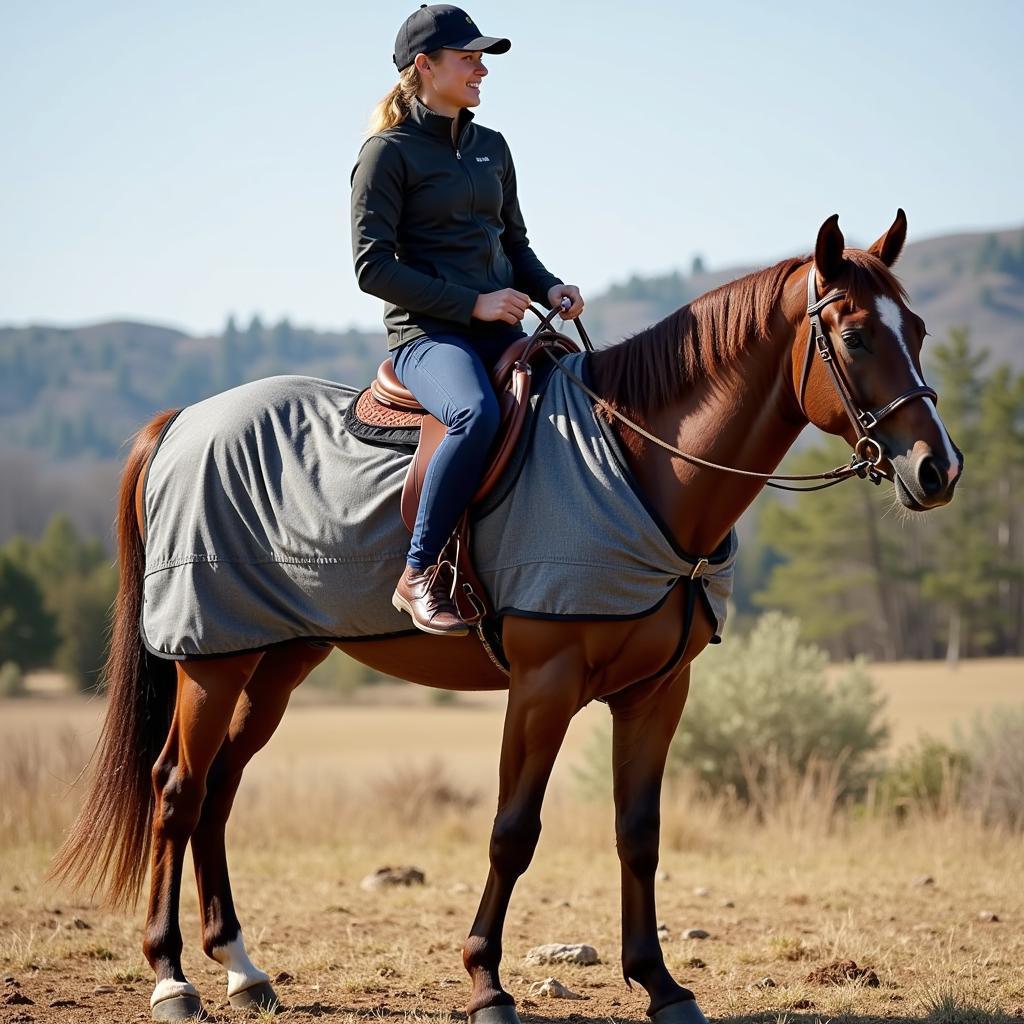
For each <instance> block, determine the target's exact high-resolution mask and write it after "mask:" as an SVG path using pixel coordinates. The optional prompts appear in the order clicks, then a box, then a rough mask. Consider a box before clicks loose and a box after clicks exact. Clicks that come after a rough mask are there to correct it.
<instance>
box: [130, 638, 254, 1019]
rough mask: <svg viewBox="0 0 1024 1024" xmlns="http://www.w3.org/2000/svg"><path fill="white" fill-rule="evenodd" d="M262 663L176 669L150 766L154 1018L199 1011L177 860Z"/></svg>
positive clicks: (221, 661) (148, 941) (235, 661)
mask: <svg viewBox="0 0 1024 1024" xmlns="http://www.w3.org/2000/svg"><path fill="white" fill-rule="evenodd" d="M261 657H262V655H261V654H259V653H257V654H247V655H239V656H237V657H231V658H218V659H215V660H210V661H184V662H179V663H178V664H177V666H176V667H177V674H178V693H177V701H176V704H175V709H174V719H173V722H172V724H171V729H170V732H169V734H168V736H167V743H166V744H165V745H164V749H163V751H162V752H161V754H160V757H159V758H157V762H156V764H155V765H154V767H153V787H154V789H155V792H156V805H155V808H154V814H153V843H152V853H151V859H150V897H149V913H148V915H147V920H146V936H145V940H144V942H143V952H144V953H145V955H146V959H147V960H148V961H149V963H150V966H152V968H153V971H154V972H155V974H156V987H155V988H154V990H153V995H152V997H151V998H150V1006H151V1007H152V1012H153V1019H154V1020H184V1019H185V1018H187V1017H190V1016H194V1015H195V1014H197V1013H199V1012H200V1011H201V1009H202V1007H201V1004H200V1001H199V993H198V992H197V991H196V989H195V987H194V986H193V985H192V984H191V983H190V982H189V981H188V979H187V978H186V977H185V974H184V972H183V971H182V969H181V929H180V927H179V925H178V903H179V899H180V896H181V869H182V862H183V860H184V857H185V847H186V846H187V845H188V841H189V838H190V837H191V835H192V832H193V830H194V829H195V827H196V824H197V823H198V821H199V815H200V810H201V808H202V804H203V797H204V796H205V793H206V777H207V773H208V771H209V769H210V765H211V764H212V763H213V759H214V757H215V756H216V754H217V751H218V750H219V749H220V746H221V744H222V743H223V741H224V737H225V735H226V734H227V731H228V725H229V724H230V722H231V717H232V714H233V713H234V710H235V704H236V703H237V701H238V695H239V694H240V693H241V692H242V690H243V688H244V687H245V684H246V683H247V682H248V681H249V678H250V676H251V675H252V674H253V671H254V670H255V668H256V666H257V664H258V663H259V660H260V658H261Z"/></svg>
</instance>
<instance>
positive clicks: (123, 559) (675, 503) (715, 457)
mask: <svg viewBox="0 0 1024 1024" xmlns="http://www.w3.org/2000/svg"><path fill="white" fill-rule="evenodd" d="M906 231H907V221H906V216H905V215H904V213H903V211H902V210H899V211H898V213H897V215H896V218H895V220H894V221H893V223H892V225H891V226H890V227H889V228H888V230H887V231H886V232H885V233H884V234H883V235H882V236H881V237H879V238H878V240H877V241H875V242H874V244H872V245H871V246H870V247H869V248H868V249H866V250H860V249H854V248H849V249H848V248H846V245H845V240H844V238H843V234H842V232H841V230H840V228H839V218H838V215H834V216H832V217H830V218H829V219H828V220H826V221H825V222H824V223H823V224H822V225H821V227H820V230H819V232H818V235H817V239H816V243H815V248H814V251H813V254H811V255H808V256H804V257H802V258H794V259H786V260H783V261H781V262H779V263H777V264H775V265H774V266H771V267H768V268H766V269H763V270H759V271H755V272H754V273H751V274H749V275H747V276H745V277H742V278H740V279H739V280H736V281H734V282H732V283H729V284H725V285H723V286H721V287H719V288H717V289H715V290H713V291H711V292H708V293H707V294H705V295H703V296H701V297H700V298H698V299H696V300H695V301H693V302H692V303H690V304H688V305H685V306H683V307H681V308H679V309H677V310H676V311H674V312H673V313H671V314H669V315H668V316H666V317H665V318H664V319H662V320H660V321H659V322H658V323H656V324H654V325H653V326H650V327H647V328H645V329H644V330H642V331H640V332H639V333H637V334H635V335H634V336H632V337H630V338H627V339H625V340H623V341H621V342H619V343H617V344H614V345H611V346H609V347H606V348H603V349H600V350H598V351H596V352H592V353H590V354H589V355H587V356H586V357H585V358H586V359H587V360H589V366H590V369H591V375H590V380H591V383H592V397H593V400H594V403H595V407H596V408H598V410H599V414H600V415H602V416H605V417H606V418H607V420H608V422H609V423H610V424H612V426H613V428H614V430H615V433H616V436H617V438H618V440H619V441H620V443H621V446H622V448H623V450H624V452H625V453H626V458H627V460H628V462H629V465H630V468H631V470H632V472H633V475H634V478H635V481H636V486H637V487H638V488H639V489H640V491H641V492H642V495H643V496H644V497H645V499H646V501H647V502H648V503H649V505H650V506H651V507H652V508H653V509H654V510H655V511H656V512H657V514H658V515H659V516H660V518H661V520H662V522H663V523H664V524H666V525H667V528H668V529H669V530H670V531H671V534H672V536H673V537H674V538H675V541H676V542H677V544H678V545H679V547H680V548H681V549H683V550H686V551H713V550H714V549H715V548H716V547H717V546H718V545H720V544H721V543H722V542H723V540H724V539H725V538H726V537H727V535H728V534H729V532H730V530H731V529H732V527H733V524H734V523H735V522H736V521H737V519H738V517H739V516H740V514H741V513H742V512H743V510H744V509H746V508H747V506H749V505H750V503H751V502H752V501H753V499H754V498H755V496H756V495H757V494H758V493H759V491H760V490H761V489H762V487H763V486H765V484H766V483H772V482H775V483H781V481H783V480H786V479H789V480H792V479H794V478H784V477H781V478H780V477H776V476H775V473H774V471H775V469H776V467H777V466H778V465H779V463H780V461H781V460H782V458H783V456H784V455H785V453H786V452H787V450H788V449H789V448H790V447H791V445H792V444H793V442H794V441H795V440H796V438H797V436H798V435H799V434H800V432H801V430H802V429H803V428H804V427H805V426H807V424H808V423H813V424H814V425H815V426H817V427H818V428H820V429H821V430H824V431H826V432H827V433H830V434H834V435H838V436H841V437H843V438H845V439H846V441H847V442H848V443H849V444H850V445H851V446H852V447H853V448H854V450H855V453H854V455H853V457H852V463H853V465H852V468H851V467H846V469H845V470H839V471H831V472H827V473H823V474H820V478H821V479H822V480H824V481H826V483H837V482H839V481H840V480H842V479H845V478H846V477H848V476H862V477H863V476H865V475H867V476H871V477H872V479H874V481H875V482H876V483H877V482H879V481H881V480H882V479H887V480H888V481H890V482H891V483H892V485H893V487H894V489H895V493H896V495H897V497H898V499H899V501H900V502H902V504H903V505H904V506H906V507H907V508H908V509H911V510H913V511H917V512H923V511H925V510H928V509H934V508H937V507H939V506H941V505H944V504H946V503H947V502H949V501H950V500H951V498H952V496H953V492H954V488H955V486H956V483H957V481H958V479H959V476H960V474H961V471H962V468H963V456H962V454H961V453H960V451H959V450H958V449H957V448H956V446H955V445H954V443H953V442H952V440H951V439H950V437H949V434H948V433H947V431H946V429H945V427H944V425H943V423H942V421H941V419H940V418H939V416H938V413H937V411H936V401H937V396H936V394H935V392H934V391H933V390H932V389H931V388H929V387H927V386H926V385H925V384H924V381H923V379H922V373H921V362H920V352H921V345H922V342H923V339H924V335H925V327H924V323H923V322H922V320H921V319H920V317H918V316H917V315H916V314H915V313H913V312H912V311H911V310H910V308H909V307H908V305H907V296H906V293H905V291H904V289H903V287H902V286H901V285H900V283H899V282H898V280H897V279H896V277H895V276H894V275H893V273H892V271H891V269H890V268H891V267H892V265H893V263H894V262H895V261H896V259H897V257H898V256H899V254H900V251H901V250H902V248H903V245H904V241H905V239H906ZM818 296H822V298H820V299H819V298H818ZM556 369H557V368H556ZM578 383H580V384H581V385H583V382H582V381H579V382H578ZM583 386H585V385H583ZM171 415H172V414H171V413H169V412H168V413H162V414H160V415H159V416H157V417H156V418H154V419H153V420H152V421H151V422H150V423H148V424H147V425H146V426H145V427H143V428H142V430H141V431H140V432H139V433H138V434H137V435H136V437H135V440H134V444H133V446H132V447H131V450H130V454H129V456H128V458H127V461H126V465H125V469H124V473H123V477H122V481H121V489H120V496H119V502H118V518H117V536H118V546H119V548H118V549H119V558H120V581H119V589H118V594H117V599H116V603H115V608H114V618H113V627H112V639H111V645H110V649H109V656H108V661H107V664H106V669H105V678H106V682H107V687H108V692H109V696H108V704H107V712H106V719H105V723H104V726H103V730H102V733H101V736H100V739H99V742H98V744H97V752H96V755H95V756H94V759H93V760H94V764H93V772H92V780H91V784H90V788H89V791H88V793H87V796H86V798H85V800H84V802H83V805H82V809H81V812H80V814H79V816H78V818H77V821H76V822H75V824H74V825H73V826H72V828H71V830H70V831H69V833H68V835H67V837H66V839H65V842H64V845H63V846H62V848H61V850H60V851H59V853H58V854H57V855H56V857H55V860H54V865H53V875H54V876H55V877H57V878H58V879H61V880H63V881H68V882H71V883H74V884H77V885H81V884H84V883H86V882H88V881H89V880H90V879H92V880H93V882H94V889H93V892H94V893H96V892H97V891H98V890H99V887H100V886H103V887H104V890H105V893H106V897H107V899H108V901H109V902H110V903H112V904H113V905H115V906H129V905H131V904H132V903H133V902H134V901H135V900H136V899H137V898H138V896H139V894H140V892H141V889H142V886H143V883H144V881H145V877H146V873H147V854H148V873H149V877H150V889H149V893H150V895H149V904H148V914H147V920H146V927H145V936H144V941H143V951H144V953H145V956H146V959H147V960H148V962H149V963H150V965H151V967H152V969H153V971H154V974H155V977H156V984H155V988H154V990H153V993H152V997H151V1000H150V1005H151V1012H152V1016H153V1019H155V1020H181V1019H184V1018H187V1017H190V1016H192V1015H195V1014H196V1013H198V1012H200V1010H201V1002H200V998H199V993H198V991H197V990H196V989H195V987H194V986H193V985H192V984H191V983H190V982H189V981H188V979H187V978H186V977H185V975H184V973H183V971H182V966H181V951H182V936H181V932H180V929H179V924H178V902H179V895H180V889H181V874H182V861H183V858H184V854H185V848H186V846H187V845H188V844H189V843H191V844H192V855H193V859H194V862H195V871H196V881H197V885H198V890H199V898H200V903H201V907H202V944H203V949H204V951H205V952H206V954H207V955H208V956H210V957H211V958H212V959H214V960H215V961H217V962H219V963H220V964H222V965H223V967H224V968H225V969H226V972H227V985H228V996H229V998H230V1001H231V1003H232V1004H233V1005H235V1006H240V1007H260V1008H268V1007H274V1006H276V1005H277V1000H276V995H275V993H274V991H273V988H272V987H271V985H270V979H269V976H268V975H267V974H266V973H265V972H263V971H261V970H259V969H258V968H257V967H256V966H255V965H253V963H252V962H251V961H250V959H249V956H248V954H247V953H246V950H245V945H244V941H243V938H242V932H241V927H240V924H239V919H238V916H237V914H236V911H235V907H234V903H233V900H232V895H231V885H230V881H229V878H228V869H227V861H226V855H225V843H224V834H225V825H226V822H227V819H228V816H229V814H230V812H231V806H232V802H233V800H234V797H235V794H236V791H237V790H238V786H239V783H240V782H241V778H242V773H243V770H244V768H245V766H246V764H247V763H248V761H249V760H250V758H252V757H253V755H254V754H256V752H257V751H258V750H259V749H260V748H261V747H263V746H264V744H266V743H267V741H268V740H269V739H270V737H271V735H272V734H273V732H274V730H275V729H276V727H277V725H278V723H279V722H280V720H281V717H282V715H283V714H284V712H285V709H286V707H287V704H288V700H289V695H290V694H291V692H292V690H293V689H294V688H295V687H297V686H298V685H299V684H300V683H301V682H302V680H303V679H304V678H305V677H306V676H307V675H308V673H309V672H310V671H311V670H312V669H313V668H314V667H315V666H316V665H317V664H318V663H319V662H321V661H322V660H323V659H324V658H325V657H326V656H327V654H328V653H329V652H330V650H331V645H330V644H315V643H310V642H303V641H294V642H288V643H283V644H278V645H274V646H272V647H270V648H267V649H265V650H255V651H247V652H243V653H237V654H229V655H227V656H223V657H218V658H213V659H198V658H194V659H189V658H185V659H184V660H179V661H176V662H170V661H166V660H161V659H159V658H156V657H153V655H152V654H151V653H149V652H147V651H146V650H145V649H144V648H143V645H142V644H141V642H140V627H139V619H140V610H141V602H142V597H141V592H142V569H143V565H144V561H143V560H144V539H143V532H142V531H143V517H142V511H143V509H142V487H143V483H144V480H145V474H146V468H147V466H148V464H149V461H150V458H151V456H152V455H153V452H154V450H155V448H156V445H157V440H158V438H159V436H160V433H161V430H162V428H163V427H164V425H165V424H166V423H167V421H168V419H169V418H170V416H171ZM781 485H782V486H788V485H787V484H785V483H781ZM823 571H824V567H823ZM697 596H698V595H697V592H696V590H695V588H694V587H692V586H691V587H676V588H674V589H672V590H671V591H670V593H669V594H668V597H667V599H665V600H664V601H663V602H662V603H661V604H660V605H659V606H658V607H657V608H656V610H654V611H652V612H651V613H650V614H647V615H644V616H641V617H638V618H631V619H628V620H626V621H605V620H601V621H595V620H588V619H586V618H578V617H571V616H566V617H564V618H562V619H558V620H540V619H536V618H531V617H521V616H515V615H509V616H507V617H505V619H504V621H503V629H502V640H503V646H504V650H505V653H506V656H507V660H508V675H506V674H505V672H503V671H501V669H500V667H499V666H497V665H496V664H495V663H494V662H493V661H492V659H491V658H490V657H488V656H487V654H486V653H485V651H484V650H483V648H482V647H481V645H480V644H479V643H478V641H477V639H476V637H474V636H473V635H472V634H470V635H469V636H467V637H458V638H451V637H446V638H444V639H438V638H434V637H431V636H428V635H426V634H417V635H413V636H402V637H395V638H384V639H379V640H367V641H363V642H359V643H344V642H341V643H337V644H336V645H335V646H337V647H339V648H340V649H341V650H343V651H344V652H345V653H346V654H348V655H350V656H351V657H353V658H356V659H357V660H359V661H361V662H363V663H365V664H366V665H369V666H371V667H372V668H374V669H378V670H380V671H382V672H385V673H387V674H389V675H392V676H396V677H398V678H401V679H405V680H409V681H411V682H414V683H420V684H423V685H426V686H432V687H440V688H445V689H450V690H505V689H507V691H508V703H507V710H506V714H505V722H504V731H503V738H502V743H501V753H500V765H499V793H498V805H497V812H496V815H495V818H494V822H493V827H492V831H491V836H490V844H489V851H488V852H489V861H490V867H489V872H488V875H487V881H486V885H485V887H484V891H483V894H482V897H481V900H480V904H479V909H478V911H477V914H476V917H475V919H474V921H473V924H472V926H471V928H470V930H469V935H468V937H467V938H466V940H465V944H464V947H463V963H464V966H465V968H466V970H467V971H468V973H469V978H470V993H469V1000H468V1005H467V1013H468V1018H469V1022H470V1024H518V1022H519V1018H518V1016H517V1013H516V1009H515V1000H514V999H513V997H512V996H511V995H510V994H509V993H508V992H506V990H505V989H504V988H503V987H502V984H501V980H500V977H499V967H500V962H501V956H502V944H501V943H502V929H503V922H504V919H505V913H506V909H507V907H508V904H509V900H510V899H511V896H512V892H513V889H514V886H515V884H516V881H517V879H518V878H519V877H520V876H521V875H522V874H523V873H524V872H525V871H526V869H527V867H528V865H529V864H530V861H531V858H532V856H533V853H534V849H535V847H536V844H537V841H538V838H539V835H540V829H541V820H540V811H541V804H542V801H543V798H544V792H545V787H546V785H547V782H548V778H549V775H550V772H551V770H552V766H553V764H554V761H555V756H556V754H557V753H558V750H559V747H560V746H561V744H562V740H563V737H564V736H565V734H566V730H567V727H568V725H569V723H570V720H571V719H572V718H573V716H574V715H575V714H576V712H577V711H579V710H580V708H582V707H583V706H584V705H586V704H588V703H589V702H590V701H592V700H595V699H600V700H603V701H604V702H606V703H607V705H608V707H609V709H610V713H611V718H612V723H613V740H612V744H613V764H614V787H613V791H614V805H615V835H616V847H617V851H618V855H619V859H620V865H621V900H622V951H621V962H622V973H623V977H624V979H625V981H626V983H627V984H630V983H631V982H636V983H638V984H639V985H640V986H642V988H643V989H644V990H645V991H646V993H647V996H648V997H649V1000H650V1002H649V1006H648V1010H647V1013H648V1015H649V1016H650V1017H651V1018H652V1020H653V1021H654V1024H704V1021H705V1018H704V1017H703V1014H702V1013H701V1011H700V1009H699V1007H698V1004H697V1002H696V997H695V995H694V993H693V992H692V991H690V990H689V989H687V988H684V987H683V986H681V985H680V984H678V983H677V982H676V980H675V979H674V978H673V977H672V975H671V974H670V972H669V971H668V969H667V967H666V965H665V961H664V958H663V955H662V950H661V947H660V943H659V939H658V933H657V927H658V926H657V921H658V918H657V915H656V912H655V874H656V868H657V864H658V848H659V803H660V794H661V785H662V777H663V774H664V770H665V764H666V758H667V755H668V751H669V744H670V742H671V740H672V737H673V734H674V733H675V730H676V726H677V724H678V722H679V719H680V715H681V714H682V712H683V707H684V705H685V703H686V698H687V693H688V690H689V682H690V665H691V663H692V662H693V659H694V658H695V657H696V656H697V654H698V653H699V652H700V651H701V650H702V649H703V648H704V647H705V646H706V644H707V643H708V642H709V641H710V640H711V639H712V635H713V632H714V629H713V624H712V622H711V621H709V614H708V611H707V609H706V607H705V605H704V604H703V603H702V602H700V601H698V600H697Z"/></svg>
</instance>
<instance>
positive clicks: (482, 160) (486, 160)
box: [476, 156, 491, 164]
mask: <svg viewBox="0 0 1024 1024" xmlns="http://www.w3.org/2000/svg"><path fill="white" fill-rule="evenodd" d="M476 162H477V163H478V164H489V163H490V162H491V158H490V157H489V156H478V157H477V158H476Z"/></svg>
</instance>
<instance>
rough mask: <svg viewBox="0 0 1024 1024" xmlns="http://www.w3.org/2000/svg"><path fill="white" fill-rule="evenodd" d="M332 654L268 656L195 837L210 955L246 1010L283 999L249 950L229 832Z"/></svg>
mask: <svg viewBox="0 0 1024 1024" xmlns="http://www.w3.org/2000/svg"><path fill="white" fill-rule="evenodd" d="M330 651H331V648H330V647H324V646H319V645H314V644H309V643H301V642H296V643H293V644H287V645H282V646H280V647H274V648H272V649H271V650H269V651H267V652H266V653H265V654H264V655H263V660H262V661H261V662H260V664H259V666H258V667H257V669H256V671H255V672H254V673H253V675H252V678H251V679H250V680H249V682H248V684H247V685H246V687H245V690H244V692H243V693H242V694H241V696H240V697H239V699H238V704H237V706H236V708H235V713H234V715H233V716H232V719H231V725H230V727H229V728H228V734H227V737H226V738H225V740H224V744H223V746H222V747H221V749H220V753H219V754H218V755H217V758H216V760H215V761H214V762H213V767H212V768H211V769H210V774H209V777H208V780H207V789H206V799H205V800H204V801H203V810H202V814H201V816H200V819H199V824H198V825H197V826H196V829H195V831H194V832H193V833H192V859H193V861H194V862H195V868H196V883H197V885H198V886H199V904H200V908H201V911H202V916H203V949H204V950H205V951H206V955H207V956H209V957H211V958H212V959H214V960H216V961H217V962H218V963H220V964H222V965H223V966H224V968H225V969H226V970H227V974H228V998H229V999H230V1000H231V1004H232V1006H235V1007H238V1008H258V1009H270V1008H272V1007H273V1006H274V1004H275V1003H276V1002H277V997H276V995H275V994H274V990H273V988H271V986H270V978H269V977H268V976H267V975H266V974H265V973H264V972H263V971H261V970H259V969H258V968H257V967H254V966H253V964H252V961H250V959H249V955H248V953H247V952H246V950H245V943H244V942H243V940H242V930H241V926H240V925H239V923H238V918H237V916H236V915H235V906H234V901H233V899H232V896H231V882H230V880H229V878H228V863H227V854H226V852H225V849H224V829H225V826H226V825H227V820H228V815H230V813H231V805H232V803H233V802H234V799H235V793H236V792H237V791H238V785H239V783H240V782H241V781H242V771H243V769H244V768H245V766H246V764H248V762H249V760H250V759H251V758H252V756H253V755H254V754H255V753H256V752H257V751H258V750H260V749H261V748H262V747H263V746H264V745H265V744H266V743H267V741H268V740H269V739H270V737H271V736H272V735H273V734H274V730H275V729H276V728H277V726H278V723H279V722H280V721H281V716H282V715H283V714H284V711H285V708H286V707H287V705H288V698H289V697H290V696H291V692H292V690H294V689H295V687H296V686H298V685H299V683H301V682H302V680H303V679H305V678H306V676H307V675H308V674H309V673H310V671H311V670H312V669H314V668H315V667H316V666H317V665H318V664H320V662H321V661H323V660H324V658H326V657H327V655H328V654H329V653H330Z"/></svg>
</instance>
